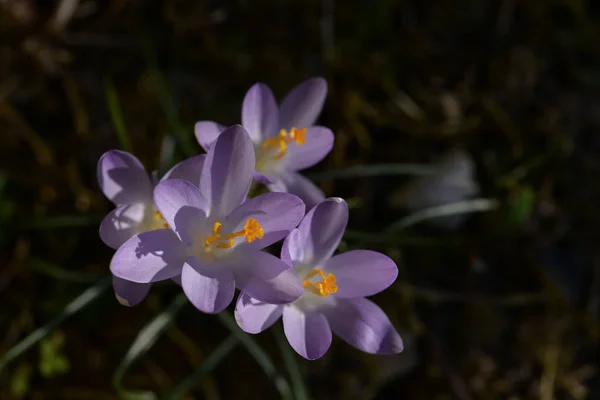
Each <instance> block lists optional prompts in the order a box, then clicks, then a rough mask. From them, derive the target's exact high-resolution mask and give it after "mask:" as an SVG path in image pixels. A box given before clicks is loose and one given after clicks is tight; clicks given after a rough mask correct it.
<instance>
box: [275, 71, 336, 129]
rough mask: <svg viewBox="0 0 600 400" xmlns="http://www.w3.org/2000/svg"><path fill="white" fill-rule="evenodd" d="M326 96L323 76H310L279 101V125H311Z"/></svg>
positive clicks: (283, 126)
mask: <svg viewBox="0 0 600 400" xmlns="http://www.w3.org/2000/svg"><path fill="white" fill-rule="evenodd" d="M326 96H327V82H326V81H325V79H323V78H310V79H307V80H305V81H304V82H302V83H301V84H299V85H298V86H296V87H295V88H294V89H292V90H291V91H290V92H289V94H288V95H287V96H286V97H285V98H284V99H283V101H282V102H281V108H280V109H279V127H280V128H281V129H286V130H289V129H291V128H292V127H296V128H308V127H309V126H312V125H313V124H314V123H315V121H316V120H317V117H318V116H319V114H320V113H321V110H322V109H323V104H324V103H325V97H326Z"/></svg>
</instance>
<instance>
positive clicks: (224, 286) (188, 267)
mask: <svg viewBox="0 0 600 400" xmlns="http://www.w3.org/2000/svg"><path fill="white" fill-rule="evenodd" d="M181 286H182V287H183V291H184V293H185V295H186V296H187V298H188V299H189V300H190V302H191V303H192V304H193V305H194V306H195V307H196V308H197V309H198V310H200V311H202V312H205V313H209V314H213V313H218V312H221V311H223V310H224V309H225V308H227V306H228V305H229V304H230V303H231V301H232V300H233V294H234V292H235V285H234V281H233V275H232V274H231V271H230V270H229V269H227V268H221V267H220V266H213V265H205V264H203V263H202V262H200V261H199V260H198V259H197V258H195V257H190V258H189V259H188V260H187V262H186V263H185V264H184V265H183V270H182V272H181Z"/></svg>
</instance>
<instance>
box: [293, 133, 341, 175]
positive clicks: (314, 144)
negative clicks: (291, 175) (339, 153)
mask: <svg viewBox="0 0 600 400" xmlns="http://www.w3.org/2000/svg"><path fill="white" fill-rule="evenodd" d="M332 148H333V132H331V130H330V129H329V128H325V127H324V126H313V127H311V128H308V131H307V132H306V142H305V143H304V144H303V145H301V146H288V151H287V153H286V154H285V158H284V160H285V163H286V168H287V169H288V170H290V171H299V170H301V169H305V168H308V167H312V166H313V165H315V164H316V163H318V162H319V161H321V160H322V159H324V158H325V156H326V155H327V154H329V152H330V151H331V149H332Z"/></svg>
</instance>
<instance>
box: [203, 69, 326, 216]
mask: <svg viewBox="0 0 600 400" xmlns="http://www.w3.org/2000/svg"><path fill="white" fill-rule="evenodd" d="M326 95H327V82H325V80H324V79H323V78H311V79H308V80H306V81H304V82H302V83H301V84H300V85H298V86H296V87H295V88H294V89H292V91H290V92H289V93H288V95H287V96H286V97H285V98H284V99H283V102H282V103H281V107H278V106H277V101H276V100H275V96H274V95H273V92H272V91H271V89H269V87H268V86H266V85H264V84H262V83H256V84H255V85H254V86H252V87H251V88H250V90H248V92H247V93H246V97H245V98H244V102H243V105H242V125H243V126H244V128H245V129H246V130H247V131H248V133H249V134H250V137H251V138H252V142H253V144H254V151H255V153H256V165H255V169H256V174H255V179H256V180H258V181H259V182H261V183H264V184H266V185H267V187H268V188H269V190H271V191H273V192H289V193H292V194H295V195H297V196H299V197H300V198H302V200H303V201H304V202H305V203H306V205H307V207H312V206H313V205H316V204H317V203H319V202H320V201H322V200H323V199H324V198H325V196H324V195H323V192H322V191H321V189H319V188H318V187H317V186H316V185H315V184H314V183H312V182H311V181H310V180H308V179H307V178H305V177H304V176H302V175H300V174H299V173H298V172H297V171H300V170H303V169H305V168H308V167H311V166H313V165H315V164H316V163H318V162H319V161H321V160H322V159H323V158H324V157H325V156H326V155H327V154H328V153H329V152H330V151H331V148H332V147H333V133H332V132H331V130H329V129H328V128H325V127H323V126H313V124H314V123H315V121H316V119H317V117H318V116H319V114H320V113H321V109H322V108H323V103H324V102H325V97H326ZM224 129H225V127H224V126H223V125H221V124H218V123H216V122H212V121H200V122H198V123H196V138H197V139H198V142H199V143H200V144H201V145H202V146H203V147H204V148H205V149H206V150H207V151H208V149H209V148H210V147H211V146H212V144H213V143H214V141H215V140H216V138H217V137H218V136H219V134H220V133H221V132H222V131H223V130H224Z"/></svg>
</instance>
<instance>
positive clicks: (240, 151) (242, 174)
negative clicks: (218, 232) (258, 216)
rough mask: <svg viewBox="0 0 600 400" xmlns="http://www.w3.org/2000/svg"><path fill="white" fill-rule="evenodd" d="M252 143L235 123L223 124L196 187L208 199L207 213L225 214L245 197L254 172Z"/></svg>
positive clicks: (219, 215)
mask: <svg viewBox="0 0 600 400" xmlns="http://www.w3.org/2000/svg"><path fill="white" fill-rule="evenodd" d="M254 161H255V158H254V147H253V146H252V140H250V136H249V135H248V132H246V130H245V129H244V128H242V127H241V126H239V125H235V126H232V127H230V128H227V129H226V130H225V131H224V132H223V133H222V134H221V135H219V137H218V139H217V141H216V142H215V144H214V146H213V147H211V149H210V150H209V152H208V155H207V156H206V161H204V168H203V169H202V176H201V177H200V190H201V191H202V193H203V194H204V197H205V198H206V200H207V202H208V207H209V209H208V211H209V215H210V216H213V215H215V216H216V217H226V216H227V215H229V213H231V211H232V210H233V209H234V208H236V207H237V206H239V205H240V204H242V203H243V202H244V200H246V196H247V195H248V190H249V189H250V184H251V183H252V175H253V174H254Z"/></svg>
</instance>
